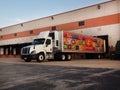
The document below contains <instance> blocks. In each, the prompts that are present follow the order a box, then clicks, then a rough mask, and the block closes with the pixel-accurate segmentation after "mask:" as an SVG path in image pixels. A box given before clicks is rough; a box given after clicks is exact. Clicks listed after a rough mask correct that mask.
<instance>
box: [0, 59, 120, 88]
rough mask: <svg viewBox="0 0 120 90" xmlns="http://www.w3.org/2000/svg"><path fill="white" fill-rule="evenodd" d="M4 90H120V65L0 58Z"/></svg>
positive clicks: (97, 61) (0, 71)
mask: <svg viewBox="0 0 120 90" xmlns="http://www.w3.org/2000/svg"><path fill="white" fill-rule="evenodd" d="M0 90H120V61H110V60H73V61H50V62H42V63H37V62H34V61H33V62H30V63H25V62H24V61H22V60H21V59H19V58H0Z"/></svg>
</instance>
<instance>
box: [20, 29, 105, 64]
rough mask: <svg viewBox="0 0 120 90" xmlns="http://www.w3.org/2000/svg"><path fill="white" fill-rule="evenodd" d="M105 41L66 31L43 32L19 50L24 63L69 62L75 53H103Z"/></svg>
mask: <svg viewBox="0 0 120 90" xmlns="http://www.w3.org/2000/svg"><path fill="white" fill-rule="evenodd" d="M105 51H106V49H105V40H103V39H101V38H96V37H91V36H85V35H81V34H79V33H74V32H70V31H69V32H68V31H43V32H40V34H39V35H38V38H36V39H34V40H33V42H32V44H31V45H29V46H25V47H23V48H22V49H21V58H22V59H23V60H24V61H25V62H30V61H31V60H33V59H34V60H37V61H38V62H42V61H44V60H48V59H55V60H57V59H59V60H68V61H69V60H71V59H72V56H73V54H75V53H89V54H90V53H92V54H94V53H100V54H101V53H104V52H105Z"/></svg>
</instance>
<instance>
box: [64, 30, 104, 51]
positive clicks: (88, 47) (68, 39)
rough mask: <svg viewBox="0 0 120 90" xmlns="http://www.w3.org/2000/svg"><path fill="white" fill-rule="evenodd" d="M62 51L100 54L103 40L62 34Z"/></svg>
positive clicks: (68, 33)
mask: <svg viewBox="0 0 120 90" xmlns="http://www.w3.org/2000/svg"><path fill="white" fill-rule="evenodd" d="M64 49H65V50H72V51H74V50H78V51H95V52H101V51H103V40H102V39H99V38H93V37H89V36H83V35H80V34H75V33H71V32H64Z"/></svg>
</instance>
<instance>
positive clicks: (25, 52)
mask: <svg viewBox="0 0 120 90" xmlns="http://www.w3.org/2000/svg"><path fill="white" fill-rule="evenodd" d="M29 51H30V48H23V49H22V54H29Z"/></svg>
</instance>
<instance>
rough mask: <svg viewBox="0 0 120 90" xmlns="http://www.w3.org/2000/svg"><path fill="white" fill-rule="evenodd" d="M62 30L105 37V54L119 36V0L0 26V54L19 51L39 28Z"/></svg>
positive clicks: (39, 30)
mask: <svg viewBox="0 0 120 90" xmlns="http://www.w3.org/2000/svg"><path fill="white" fill-rule="evenodd" d="M46 30H64V31H73V32H79V33H81V34H83V35H89V36H96V37H100V38H103V39H105V40H106V55H107V54H108V53H109V51H110V50H111V47H112V48H113V49H114V47H115V44H116V42H117V41H118V40H120V0H111V1H107V2H103V3H99V4H96V5H92V6H88V7H84V8H80V9H76V10H72V11H68V12H64V13H60V14H56V15H52V16H48V17H43V18H40V19H36V20H32V21H28V22H23V23H20V24H16V25H11V26H8V27H3V28H0V56H16V55H20V52H21V48H22V47H23V46H26V45H29V44H31V42H32V41H33V39H35V38H37V36H38V34H39V33H40V32H41V31H46Z"/></svg>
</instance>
